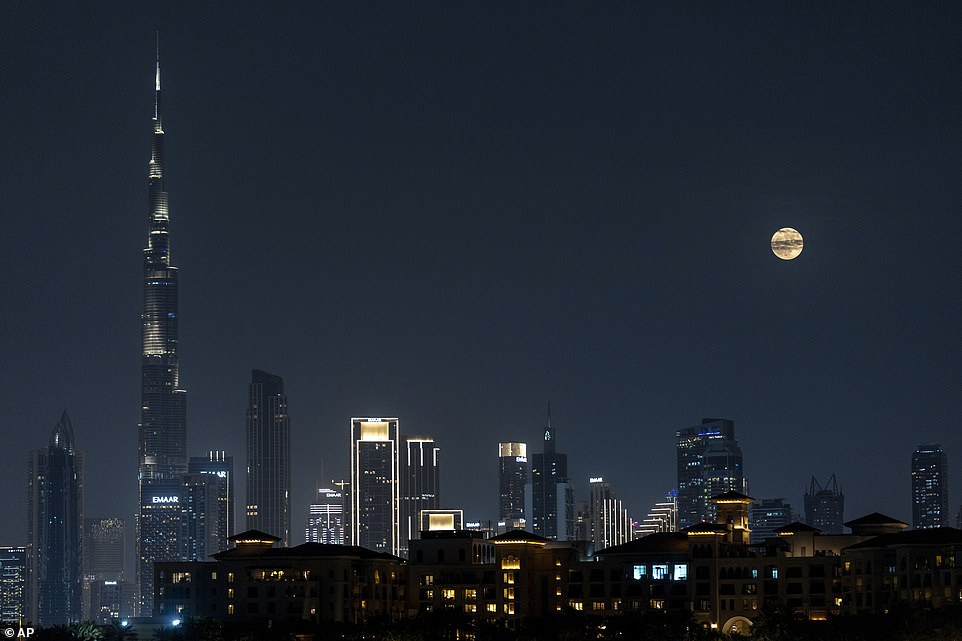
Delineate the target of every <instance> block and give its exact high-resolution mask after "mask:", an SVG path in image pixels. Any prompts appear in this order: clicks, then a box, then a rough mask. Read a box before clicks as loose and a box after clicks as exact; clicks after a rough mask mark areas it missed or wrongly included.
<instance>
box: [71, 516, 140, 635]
mask: <svg viewBox="0 0 962 641" xmlns="http://www.w3.org/2000/svg"><path fill="white" fill-rule="evenodd" d="M126 529H127V528H126V523H125V522H124V520H123V519H121V518H103V519H88V518H85V519H84V534H83V577H84V585H83V590H84V591H83V619H84V620H85V621H94V622H96V623H100V624H106V623H109V622H110V620H111V618H118V617H119V616H120V615H121V612H122V613H123V614H124V615H125V616H131V615H133V613H134V607H133V606H134V603H133V602H131V603H128V604H127V605H126V606H125V605H124V601H123V597H127V598H128V600H129V601H134V600H135V599H134V598H133V597H134V596H135V595H134V591H135V590H134V586H133V584H132V583H128V582H126V581H124V557H125V551H126V549H127V537H126Z"/></svg>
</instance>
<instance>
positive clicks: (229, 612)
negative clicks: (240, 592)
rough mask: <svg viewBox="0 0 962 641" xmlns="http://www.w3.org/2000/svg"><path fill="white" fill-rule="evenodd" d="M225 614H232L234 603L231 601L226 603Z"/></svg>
mask: <svg viewBox="0 0 962 641" xmlns="http://www.w3.org/2000/svg"><path fill="white" fill-rule="evenodd" d="M227 614H234V604H233V603H228V604H227Z"/></svg>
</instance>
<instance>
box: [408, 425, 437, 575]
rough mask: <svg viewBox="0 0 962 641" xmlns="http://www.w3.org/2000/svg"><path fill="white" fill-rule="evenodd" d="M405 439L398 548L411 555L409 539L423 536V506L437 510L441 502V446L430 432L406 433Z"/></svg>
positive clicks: (426, 508)
mask: <svg viewBox="0 0 962 641" xmlns="http://www.w3.org/2000/svg"><path fill="white" fill-rule="evenodd" d="M401 442H402V447H403V449H402V451H401V453H400V457H401V460H400V463H401V467H400V472H401V473H400V479H399V482H400V487H399V488H398V500H399V502H400V503H399V505H398V515H399V517H400V519H401V525H400V530H399V535H400V541H399V542H398V549H399V551H400V555H401V556H402V557H404V558H407V556H408V541H410V540H411V539H418V538H421V536H420V531H421V524H420V514H421V510H436V509H438V508H439V507H440V506H441V498H440V485H441V468H440V462H441V461H440V455H441V449H440V448H439V447H438V446H437V445H436V444H435V442H434V439H433V438H431V437H430V436H404V437H402V438H401Z"/></svg>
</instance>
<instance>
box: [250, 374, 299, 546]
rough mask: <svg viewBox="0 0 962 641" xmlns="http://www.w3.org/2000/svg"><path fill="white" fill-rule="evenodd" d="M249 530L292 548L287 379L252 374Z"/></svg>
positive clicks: (271, 375) (289, 425)
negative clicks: (273, 538) (270, 537)
mask: <svg viewBox="0 0 962 641" xmlns="http://www.w3.org/2000/svg"><path fill="white" fill-rule="evenodd" d="M247 529H248V530H260V531H261V532H266V533H267V534H273V535H274V536H276V537H279V538H280V539H281V545H282V546H285V547H286V546H289V545H290V544H291V422H290V417H289V416H288V414H287V395H286V394H285V393H284V379H283V378H281V377H280V376H275V375H273V374H268V373H267V372H263V371H261V370H259V369H255V370H253V371H252V372H251V384H250V387H248V400H247Z"/></svg>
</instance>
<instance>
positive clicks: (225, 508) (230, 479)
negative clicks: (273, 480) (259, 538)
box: [187, 450, 235, 552]
mask: <svg viewBox="0 0 962 641" xmlns="http://www.w3.org/2000/svg"><path fill="white" fill-rule="evenodd" d="M187 472H188V473H189V474H207V475H210V476H212V477H214V478H216V479H217V515H216V524H215V527H216V529H217V535H216V539H215V540H216V541H217V546H218V549H217V550H216V551H217V552H220V551H222V550H226V549H227V548H228V547H230V546H229V545H228V543H227V537H229V536H230V535H231V534H234V533H235V532H234V457H233V456H227V453H226V452H225V451H224V450H211V451H209V452H207V456H191V457H190V461H189V462H188V464H187Z"/></svg>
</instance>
